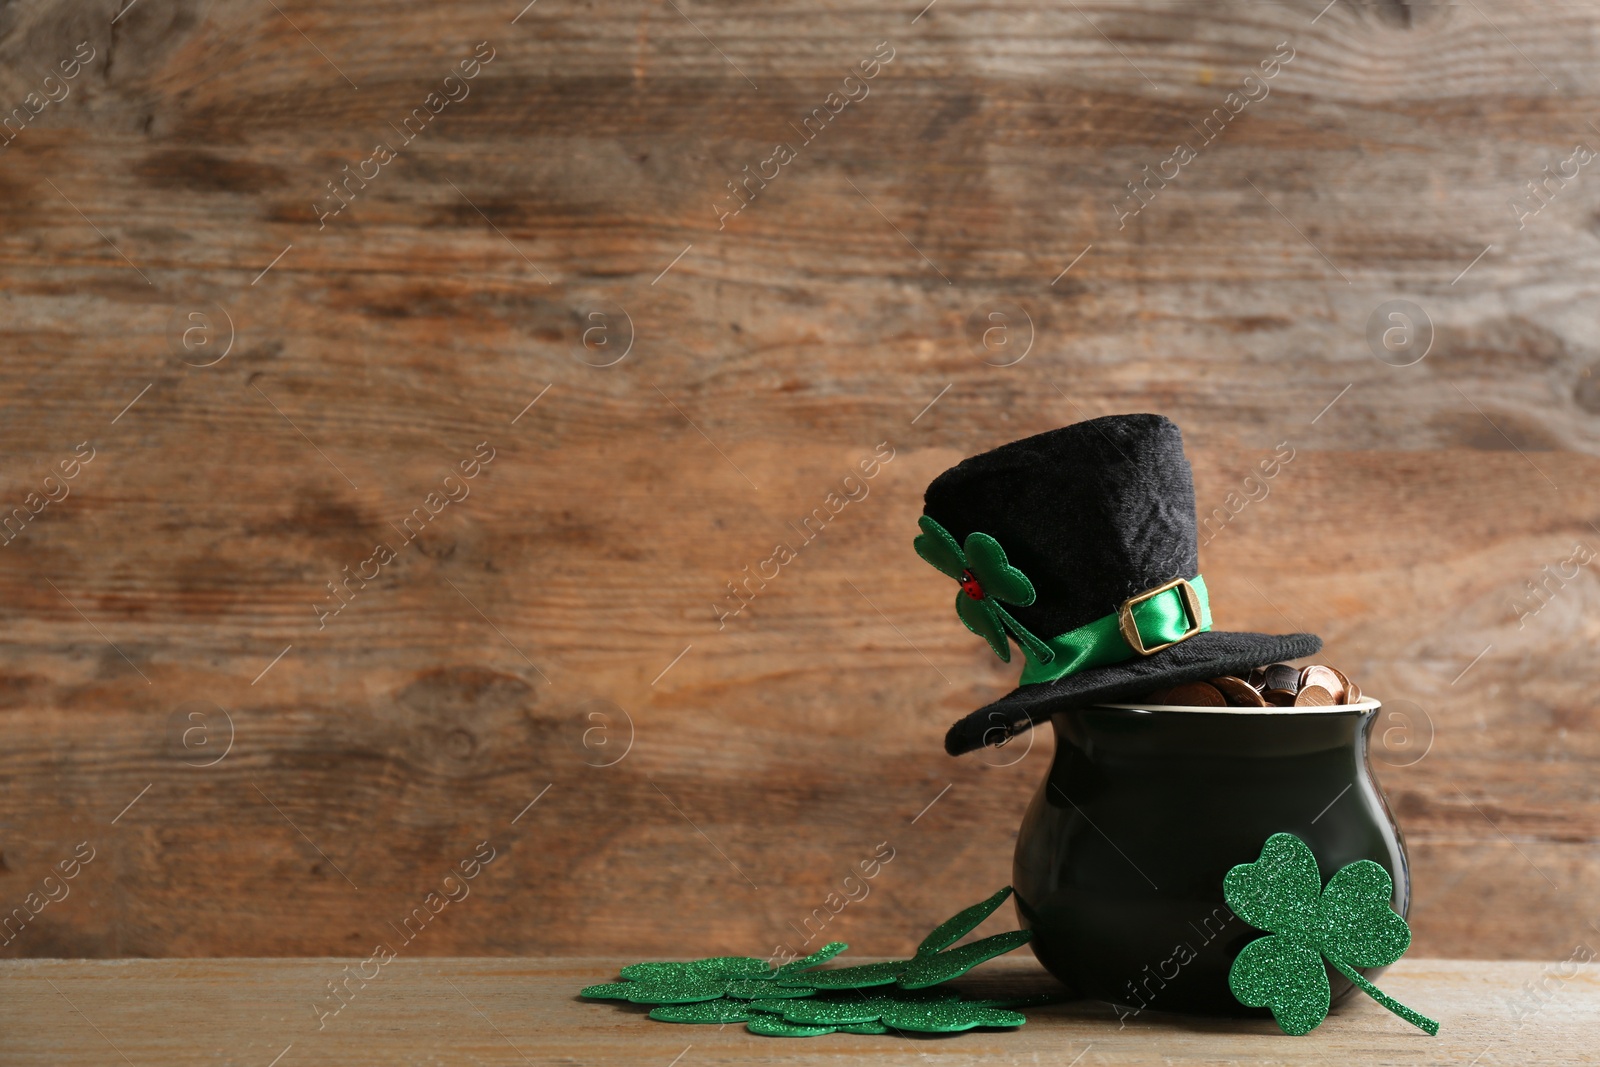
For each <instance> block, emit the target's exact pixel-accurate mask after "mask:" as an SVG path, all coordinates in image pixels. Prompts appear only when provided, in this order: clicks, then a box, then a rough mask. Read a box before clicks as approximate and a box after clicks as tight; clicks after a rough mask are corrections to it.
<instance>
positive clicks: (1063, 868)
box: [1013, 700, 1411, 1018]
mask: <svg viewBox="0 0 1600 1067" xmlns="http://www.w3.org/2000/svg"><path fill="white" fill-rule="evenodd" d="M1378 707H1379V704H1378V702H1377V701H1375V700H1365V701H1362V702H1361V703H1359V704H1355V705H1350V706H1345V707H1333V708H1266V709H1258V708H1172V707H1158V706H1146V707H1137V706H1132V705H1108V706H1104V707H1092V708H1078V709H1075V710H1072V711H1065V712H1058V713H1057V714H1055V715H1054V716H1052V717H1051V722H1052V723H1053V724H1054V726H1055V734H1056V755H1055V760H1054V762H1053V763H1052V764H1051V766H1050V773H1049V774H1048V775H1047V776H1046V777H1045V780H1044V783H1043V785H1041V786H1040V788H1039V791H1038V793H1036V794H1035V795H1034V798H1033V800H1032V802H1031V803H1030V804H1029V805H1028V812H1027V814H1026V815H1025V816H1023V820H1022V829H1021V831H1020V833H1019V835H1018V838H1017V851H1016V857H1015V860H1014V871H1013V884H1014V886H1015V887H1016V896H1017V911H1018V914H1019V916H1020V918H1021V921H1022V924H1023V925H1024V926H1026V927H1028V928H1030V929H1032V930H1033V932H1034V934H1033V942H1032V945H1033V952H1034V955H1036V956H1037V957H1038V958H1039V962H1041V963H1042V964H1044V966H1045V967H1046V968H1047V969H1048V970H1049V971H1050V973H1051V974H1053V975H1055V976H1056V977H1057V978H1059V979H1060V980H1061V981H1062V982H1064V983H1066V984H1067V985H1068V986H1069V987H1071V988H1072V989H1073V990H1075V991H1076V992H1078V993H1081V994H1082V995H1084V996H1088V997H1094V998H1097V999H1100V1000H1105V1001H1110V1002H1111V1003H1113V1004H1116V1005H1119V1006H1120V1007H1119V1008H1118V1014H1119V1015H1121V1016H1123V1017H1124V1018H1126V1017H1127V1016H1129V1015H1131V1014H1137V1013H1138V1012H1141V1011H1144V1010H1145V1009H1147V1008H1148V1009H1150V1010H1154V1011H1181V1012H1194V1013H1200V1014H1206V1015H1258V1014H1264V1012H1261V1011H1257V1010H1252V1009H1248V1008H1245V1007H1243V1006H1242V1005H1241V1004H1239V1002H1238V1001H1237V1000H1235V999H1234V997H1233V994H1232V993H1231V992H1230V991H1229V989H1228V968H1229V967H1230V966H1232V964H1233V960H1234V957H1235V956H1237V955H1238V954H1239V950H1240V949H1241V948H1243V947H1244V946H1245V944H1247V943H1248V942H1250V941H1252V940H1254V939H1255V938H1257V937H1260V936H1262V934H1261V931H1259V930H1256V929H1255V928H1253V927H1251V926H1249V925H1247V924H1246V923H1245V922H1244V921H1243V920H1242V919H1239V918H1237V917H1236V916H1235V915H1234V914H1233V912H1232V911H1231V910H1230V909H1229V908H1228V905H1227V902H1226V901H1225V900H1224V899H1223V895H1222V879H1223V876H1224V875H1226V874H1227V873H1228V870H1229V868H1231V867H1233V866H1234V865H1235V864H1239V863H1250V862H1253V861H1255V860H1256V859H1258V858H1259V857H1260V854H1261V846H1262V845H1263V844H1264V843H1265V842H1266V840H1267V838H1268V837H1270V836H1272V835H1273V834H1275V833H1278V832H1280V831H1283V832H1286V833H1291V834H1294V835H1295V836H1297V837H1299V838H1300V839H1302V840H1303V841H1305V842H1306V844H1308V845H1310V846H1311V851H1312V852H1313V853H1315V854H1316V857H1317V862H1318V865H1319V867H1320V868H1321V874H1322V880H1323V882H1324V883H1326V882H1327V880H1328V878H1329V877H1331V876H1332V875H1333V873H1334V872H1335V871H1337V870H1338V869H1339V868H1340V867H1343V866H1344V865H1345V864H1347V863H1352V862H1354V861H1356V860H1360V859H1369V860H1373V861H1374V862H1376V863H1378V864H1380V865H1381V866H1382V867H1383V868H1384V869H1385V870H1387V871H1388V872H1389V876H1390V877H1391V878H1392V879H1393V880H1394V897H1393V900H1392V901H1391V903H1392V905H1393V907H1394V910H1395V911H1396V912H1398V913H1399V914H1400V915H1402V916H1404V915H1405V914H1406V911H1407V909H1408V907H1409V906H1410V900H1411V878H1410V874H1409V871H1408V864H1407V862H1406V853H1405V844H1404V842H1403V840H1402V839H1401V837H1400V830H1399V828H1398V827H1397V826H1396V825H1395V823H1394V818H1393V816H1392V815H1391V814H1390V812H1389V806H1388V804H1387V803H1386V802H1385V800H1384V797H1383V793H1382V791H1381V790H1380V789H1379V788H1378V785H1377V783H1376V782H1375V781H1374V780H1373V777H1372V766H1371V764H1370V763H1369V762H1368V759H1367V745H1368V737H1369V735H1370V733H1371V730H1372V724H1373V721H1374V719H1375V717H1376V715H1377V712H1378ZM1380 971H1381V969H1374V970H1371V971H1363V972H1362V973H1363V974H1365V975H1366V976H1367V977H1369V978H1371V977H1374V976H1376V975H1377V974H1379V973H1380ZM1329 978H1330V981H1331V983H1332V986H1333V996H1334V999H1335V1000H1338V999H1339V998H1341V997H1342V996H1344V995H1345V994H1347V993H1349V992H1350V990H1351V989H1352V988H1353V987H1352V986H1351V984H1350V982H1349V981H1348V980H1346V979H1345V978H1344V977H1343V976H1341V975H1340V974H1338V972H1336V971H1333V970H1331V969H1330V971H1329Z"/></svg>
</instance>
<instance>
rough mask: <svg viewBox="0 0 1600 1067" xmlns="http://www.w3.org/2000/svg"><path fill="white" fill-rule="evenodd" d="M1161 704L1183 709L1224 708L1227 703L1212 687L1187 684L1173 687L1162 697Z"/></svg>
mask: <svg viewBox="0 0 1600 1067" xmlns="http://www.w3.org/2000/svg"><path fill="white" fill-rule="evenodd" d="M1162 702H1163V703H1166V704H1172V705H1175V706H1177V707H1185V708H1225V707H1227V706H1228V702H1227V701H1226V700H1225V699H1223V696H1222V694H1221V693H1219V692H1218V691H1217V690H1216V689H1215V688H1214V687H1213V686H1209V685H1207V684H1206V683H1205V682H1187V683H1185V684H1183V685H1175V686H1173V687H1172V688H1171V689H1168V690H1167V691H1166V692H1165V693H1164V694H1163V696H1162Z"/></svg>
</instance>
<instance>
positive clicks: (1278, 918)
mask: <svg viewBox="0 0 1600 1067" xmlns="http://www.w3.org/2000/svg"><path fill="white" fill-rule="evenodd" d="M1222 889H1223V895H1224V896H1225V897H1226V898H1227V901H1228V906H1229V907H1230V908H1232V909H1233V911H1234V914H1236V915H1238V916H1239V918H1241V919H1243V920H1244V921H1245V922H1247V923H1249V924H1250V925H1251V926H1254V927H1257V928H1259V929H1262V930H1266V931H1267V932H1268V936H1266V937H1261V938H1257V939H1256V940H1254V941H1252V942H1250V943H1249V944H1248V945H1246V946H1245V947H1244V950H1243V951H1241V952H1240V953H1239V955H1238V957H1237V958H1235V959H1234V961H1233V967H1232V969H1231V970H1229V972H1228V987H1229V988H1230V989H1231V990H1233V995H1234V996H1235V997H1237V998H1238V1000H1239V1002H1240V1003H1242V1004H1245V1005H1247V1006H1248V1007H1252V1008H1271V1009H1272V1015H1273V1018H1275V1019H1276V1020H1277V1021H1278V1025H1279V1026H1280V1027H1282V1028H1283V1032H1284V1033H1286V1034H1306V1033H1310V1032H1311V1031H1312V1030H1314V1029H1316V1028H1317V1026H1318V1025H1320V1024H1321V1022H1322V1020H1323V1019H1325V1018H1327V1016H1328V1006H1329V993H1330V990H1329V988H1328V972H1327V970H1326V968H1324V967H1323V965H1322V961H1323V960H1327V961H1328V964H1329V966H1331V967H1333V968H1334V969H1335V970H1337V971H1338V972H1339V973H1340V974H1342V975H1344V976H1345V977H1346V978H1348V979H1350V981H1352V982H1354V983H1355V984H1356V985H1357V986H1358V987H1360V989H1361V990H1362V992H1364V993H1366V994H1367V995H1368V996H1370V997H1371V998H1372V999H1373V1000H1376V1001H1377V1002H1378V1003H1379V1004H1382V1005H1383V1006H1384V1007H1385V1008H1388V1009H1389V1010H1390V1011H1392V1012H1394V1013H1395V1014H1396V1015H1398V1016H1400V1018H1402V1019H1404V1020H1405V1021H1406V1022H1408V1023H1410V1024H1411V1025H1413V1026H1416V1027H1419V1028H1421V1029H1422V1030H1425V1031H1427V1032H1428V1033H1429V1034H1437V1033H1438V1032H1439V1024H1438V1023H1436V1022H1434V1021H1433V1020H1432V1019H1429V1018H1427V1017H1426V1016H1423V1015H1420V1014H1418V1013H1417V1012H1414V1011H1412V1010H1411V1009H1410V1008H1408V1007H1406V1006H1405V1005H1404V1004H1401V1003H1400V1002H1399V1001H1397V1000H1395V999H1394V998H1393V997H1391V996H1389V995H1388V994H1387V993H1384V992H1383V991H1382V990H1381V989H1379V988H1378V987H1377V986H1375V985H1373V984H1372V983H1371V982H1369V981H1367V980H1366V979H1365V978H1363V977H1362V976H1361V974H1360V973H1359V972H1358V971H1357V970H1356V968H1357V967H1387V966H1388V965H1389V964H1391V963H1393V962H1394V961H1395V960H1397V959H1399V958H1400V957H1401V956H1402V955H1403V954H1404V953H1405V950H1406V949H1407V948H1408V947H1410V945H1411V928H1410V927H1408V926H1407V925H1406V921H1405V919H1403V918H1401V917H1400V916H1399V915H1398V914H1396V913H1395V911H1394V910H1393V909H1392V908H1391V907H1390V906H1389V897H1390V894H1391V893H1392V892H1393V889H1394V885H1393V883H1392V882H1391V881H1390V880H1389V872H1388V871H1386V870H1384V869H1383V868H1382V867H1380V866H1378V864H1376V863H1374V862H1372V861H1371V860H1357V861H1356V862H1354V863H1351V864H1347V865H1346V866H1344V867H1341V868H1339V870H1338V871H1337V872H1335V874H1334V876H1333V877H1332V878H1330V879H1328V884H1327V886H1326V887H1325V888H1324V886H1323V885H1322V878H1321V876H1320V875H1319V874H1318V872H1317V858H1316V856H1314V855H1313V854H1312V852H1311V848H1310V846H1308V845H1307V844H1306V843H1305V842H1304V841H1302V840H1300V839H1299V838H1298V837H1296V836H1294V835H1293V834H1273V835H1272V836H1271V837H1269V838H1268V839H1267V843H1266V844H1265V845H1263V846H1262V848H1261V858H1260V859H1258V860H1256V861H1255V862H1254V863H1241V864H1239V865H1238V866H1237V867H1235V868H1233V869H1232V870H1231V871H1229V872H1228V874H1227V877H1225V878H1224V879H1223V881H1222Z"/></svg>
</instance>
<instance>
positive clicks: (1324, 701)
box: [1294, 685, 1339, 708]
mask: <svg viewBox="0 0 1600 1067" xmlns="http://www.w3.org/2000/svg"><path fill="white" fill-rule="evenodd" d="M1337 703H1339V702H1338V701H1337V700H1335V699H1333V694H1332V693H1330V692H1328V691H1327V690H1326V689H1324V688H1322V686H1320V685H1308V686H1306V687H1305V688H1304V689H1302V690H1300V692H1298V693H1296V694H1295V695H1294V706H1295V707H1297V708H1331V707H1333V706H1334V705H1335V704H1337Z"/></svg>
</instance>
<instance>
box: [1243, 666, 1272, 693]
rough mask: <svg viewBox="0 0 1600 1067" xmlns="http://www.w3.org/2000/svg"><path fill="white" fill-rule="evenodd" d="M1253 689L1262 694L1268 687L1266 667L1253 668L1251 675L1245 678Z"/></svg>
mask: <svg viewBox="0 0 1600 1067" xmlns="http://www.w3.org/2000/svg"><path fill="white" fill-rule="evenodd" d="M1245 681H1246V682H1247V683H1249V686H1250V688H1251V689H1254V690H1255V691H1256V692H1258V693H1259V692H1261V691H1262V690H1263V689H1265V688H1266V687H1267V669H1266V668H1265V667H1251V668H1250V674H1249V676H1248V677H1246V678H1245Z"/></svg>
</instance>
